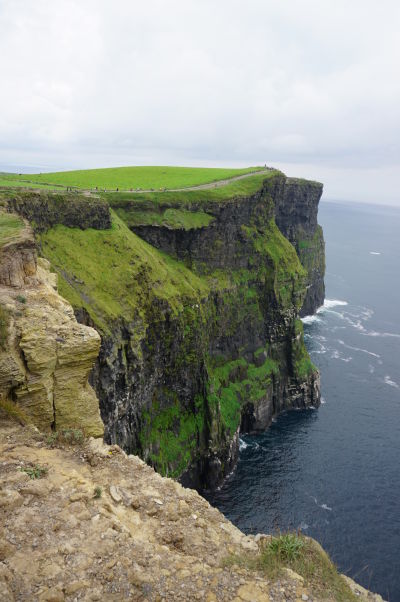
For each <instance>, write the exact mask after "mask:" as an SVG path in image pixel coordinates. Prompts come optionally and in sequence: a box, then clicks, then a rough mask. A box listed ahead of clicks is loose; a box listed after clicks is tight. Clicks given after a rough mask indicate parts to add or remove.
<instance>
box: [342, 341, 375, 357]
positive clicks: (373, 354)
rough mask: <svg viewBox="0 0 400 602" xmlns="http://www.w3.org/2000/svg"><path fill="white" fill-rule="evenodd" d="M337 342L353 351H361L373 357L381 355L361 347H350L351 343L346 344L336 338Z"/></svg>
mask: <svg viewBox="0 0 400 602" xmlns="http://www.w3.org/2000/svg"><path fill="white" fill-rule="evenodd" d="M338 343H340V345H343V347H346V349H352V350H353V351H361V352H362V353H367V354H368V355H372V356H373V357H381V356H380V355H378V354H377V353H373V352H372V351H368V349H361V347H352V345H347V344H346V343H345V342H344V341H341V340H340V339H338Z"/></svg>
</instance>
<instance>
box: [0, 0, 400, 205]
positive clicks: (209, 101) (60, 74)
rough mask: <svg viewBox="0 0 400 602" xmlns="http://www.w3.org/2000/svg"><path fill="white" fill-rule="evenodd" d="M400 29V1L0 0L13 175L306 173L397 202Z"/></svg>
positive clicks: (0, 130)
mask: <svg viewBox="0 0 400 602" xmlns="http://www.w3.org/2000/svg"><path fill="white" fill-rule="evenodd" d="M399 26H400V5H399V4H398V3H396V2H394V0H381V2H379V3H377V2H371V1H370V0H363V1H361V0H353V2H351V3H349V2H345V1H344V0H336V1H335V2H333V0H325V1H324V2H320V1H319V2H317V1H316V0H292V1H291V2H278V1H277V0H249V2H247V3H246V4H244V3H243V2H242V1H240V2H239V1H238V0H229V1H228V0H220V1H219V2H211V0H203V1H202V2H199V1H198V0H185V1H183V0H169V1H168V2H166V1H165V0H147V2H146V3H143V2H139V1H138V0H133V1H132V0H114V2H112V3H111V2H109V1H108V0H81V1H79V2H78V1H74V0H52V1H51V2H50V0H35V1H33V0H0V27H1V31H2V36H1V38H0V67H1V73H2V92H1V94H0V141H1V142H0V164H1V165H3V166H6V165H15V166H24V165H25V166H29V165H34V166H37V167H38V168H39V169H40V168H43V169H44V168H45V167H48V168H69V167H78V166H79V167H89V166H102V165H117V164H132V163H150V164H154V163H161V164H166V163H167V164H171V163H178V164H215V165H217V164H226V165H230V164H232V165H237V164H243V165H245V164H254V163H263V162H264V161H267V162H268V163H270V164H278V163H279V164H283V163H284V164H297V165H298V167H300V165H304V164H307V165H308V166H309V167H310V166H311V171H312V172H313V173H312V174H311V176H312V175H313V174H314V173H315V175H314V177H319V176H318V175H317V174H325V175H326V177H327V178H328V187H327V188H328V189H329V190H330V191H332V195H333V196H338V195H339V194H340V195H341V196H342V195H345V194H346V187H345V186H344V185H343V182H345V183H346V182H348V183H349V187H348V190H350V189H351V190H352V192H351V198H356V197H357V198H359V199H361V200H362V197H363V194H364V193H365V194H370V192H371V187H370V186H367V185H366V181H367V180H368V177H370V176H368V175H367V174H371V173H374V174H375V172H376V173H377V174H379V173H382V187H383V188H382V189H381V193H382V195H383V197H384V199H389V198H390V199H393V198H396V194H397V189H395V188H394V187H395V186H396V184H395V178H391V177H390V178H384V177H383V175H384V173H386V172H387V170H389V171H390V170H391V171H393V170H396V169H397V168H398V167H399V165H400V152H399V151H400V149H399V146H400V142H399V140H400V136H399V134H400V112H399V108H398V107H399V106H400V78H399V77H398V74H399V72H400V38H399V36H398V31H399ZM313 170H314V171H313ZM379 170H381V172H380V171H379ZM385 170H386V172H385ZM295 171H296V172H297V169H295ZM307 173H308V168H307ZM354 177H355V178H356V184H355V182H354V180H351V178H354ZM374 177H376V175H374ZM354 184H355V187H356V190H355V192H354ZM356 193H357V194H356ZM349 197H350V194H349ZM377 200H380V199H377Z"/></svg>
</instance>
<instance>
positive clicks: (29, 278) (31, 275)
mask: <svg viewBox="0 0 400 602" xmlns="http://www.w3.org/2000/svg"><path fill="white" fill-rule="evenodd" d="M0 232H1V237H0V324H1V327H0V406H1V407H12V406H13V405H14V404H16V406H17V408H18V412H19V416H20V417H22V418H21V419H22V420H23V419H24V417H26V418H27V419H30V420H32V421H33V422H34V423H35V424H36V425H37V426H38V427H40V428H41V429H42V430H43V431H50V430H51V429H53V430H55V429H61V430H62V429H66V428H73V427H76V426H79V427H80V428H82V429H83V430H84V431H85V432H86V433H87V434H91V435H94V436H102V435H103V431H104V428H103V424H102V421H101V418H100V412H99V404H98V400H97V398H96V395H95V393H94V391H93V389H92V388H91V386H90V385H89V383H88V376H89V372H90V370H91V368H92V366H93V363H94V361H95V359H96V357H97V355H98V352H99V348H100V337H99V335H98V333H97V332H96V331H95V330H94V329H93V328H88V327H86V326H82V325H81V324H78V323H77V321H76V319H75V316H74V312H73V309H72V307H71V305H70V304H69V303H67V302H66V301H65V299H63V298H61V297H60V296H59V295H58V293H57V292H56V275H55V274H51V273H50V271H49V263H48V262H47V261H46V260H45V259H38V258H37V252H36V243H35V241H34V237H33V232H32V230H31V228H30V227H29V225H28V224H27V223H25V222H24V220H22V219H21V218H20V217H19V216H17V215H16V214H12V213H11V214H10V213H5V212H1V211H0ZM10 404H11V405H10Z"/></svg>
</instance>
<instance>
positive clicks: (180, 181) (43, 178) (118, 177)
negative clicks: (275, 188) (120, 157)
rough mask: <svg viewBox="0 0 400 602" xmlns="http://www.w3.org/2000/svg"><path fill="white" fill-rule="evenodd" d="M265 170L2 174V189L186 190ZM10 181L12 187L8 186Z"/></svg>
mask: <svg viewBox="0 0 400 602" xmlns="http://www.w3.org/2000/svg"><path fill="white" fill-rule="evenodd" d="M260 169H263V168H261V167H247V168H242V169H229V168H210V167H164V166H154V167H152V166H145V167H139V166H138V167H111V168H106V169H85V170H75V171H60V172H53V173H41V174H21V175H20V174H1V178H0V185H1V186H7V185H9V186H18V185H30V186H32V185H33V186H36V185H53V186H72V187H76V188H84V189H87V188H95V187H96V186H97V187H98V188H102V189H104V188H108V189H110V188H114V189H115V188H119V189H128V190H129V189H131V188H142V189H144V190H150V189H153V188H154V189H159V188H186V187H188V186H198V185H201V184H208V183H210V182H217V181H219V180H225V179H227V178H232V177H235V176H240V175H243V174H246V173H251V172H254V171H257V170H260ZM7 181H9V182H10V183H9V184H7Z"/></svg>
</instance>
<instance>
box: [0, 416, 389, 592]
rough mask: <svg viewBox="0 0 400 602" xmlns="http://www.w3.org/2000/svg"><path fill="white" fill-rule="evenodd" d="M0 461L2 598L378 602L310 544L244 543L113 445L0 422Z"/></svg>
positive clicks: (191, 494)
mask: <svg viewBox="0 0 400 602" xmlns="http://www.w3.org/2000/svg"><path fill="white" fill-rule="evenodd" d="M0 414H1V411H0ZM0 456H1V459H2V461H1V464H0V483H1V485H0V521H1V530H0V600H2V601H3V600H4V601H7V602H75V601H78V600H82V601H85V602H89V601H94V600H107V601H112V600H115V601H121V600H132V601H138V602H139V601H140V602H142V601H145V600H148V601H149V602H156V601H157V600H165V601H166V602H177V601H179V600H182V601H188V602H189V601H190V602H192V601H193V600H199V601H200V602H203V601H207V602H249V601H250V600H251V601H254V602H268V601H269V600H271V601H272V600H274V601H275V602H281V601H284V602H287V601H289V602H290V601H292V602H295V601H296V602H297V601H302V600H314V601H315V602H319V601H325V602H326V601H331V602H334V601H338V600H341V601H342V602H355V601H356V600H359V601H360V602H382V599H381V597H380V596H377V595H374V594H372V593H370V592H367V591H365V590H364V589H363V588H361V587H360V586H358V585H357V584H355V583H354V582H352V581H351V580H348V579H347V578H344V577H343V576H342V575H340V574H338V572H337V571H336V569H335V567H334V566H333V565H332V563H331V561H330V560H329V558H328V557H327V555H326V554H325V553H324V552H323V550H322V549H321V547H320V546H319V545H318V544H317V543H316V542H315V541H313V540H311V539H309V538H305V537H301V538H299V537H296V536H292V537H294V539H293V541H295V542H297V544H298V545H300V555H299V557H298V558H295V559H291V560H290V559H285V558H283V559H280V558H279V556H277V555H275V554H274V549H275V548H276V542H277V541H278V542H279V538H278V539H274V538H271V537H269V536H266V535H257V536H245V535H244V534H243V533H241V532H240V531H239V530H238V529H236V528H235V527H234V526H233V525H232V524H231V523H230V522H229V521H227V520H226V519H225V518H224V517H223V516H222V514H220V512H218V510H216V509H215V508H211V507H210V506H209V504H208V503H207V502H206V501H205V500H204V499H203V498H201V497H200V496H199V495H198V494H197V493H196V492H195V491H192V490H189V489H184V488H183V487H181V486H180V485H179V483H177V482H176V481H173V480H171V479H166V478H163V477H161V476H160V475H158V474H157V473H155V472H154V471H153V470H152V469H151V468H149V467H148V466H147V465H146V464H144V463H143V462H142V461H141V460H140V459H139V458H137V457H133V456H127V455H126V454H125V453H124V452H123V451H122V450H121V449H120V448H119V447H118V446H116V445H114V446H106V445H104V444H103V443H102V442H101V441H100V440H99V439H97V440H93V439H92V440H89V441H85V442H83V443H81V444H79V445H74V446H71V445H66V444H60V443H57V442H55V440H54V439H53V438H51V437H48V436H45V435H42V434H41V433H39V432H38V431H36V430H35V429H31V428H27V427H26V428H22V427H17V426H15V424H14V425H13V424H11V423H9V422H7V421H4V418H3V417H1V420H0ZM299 542H300V543H299Z"/></svg>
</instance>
